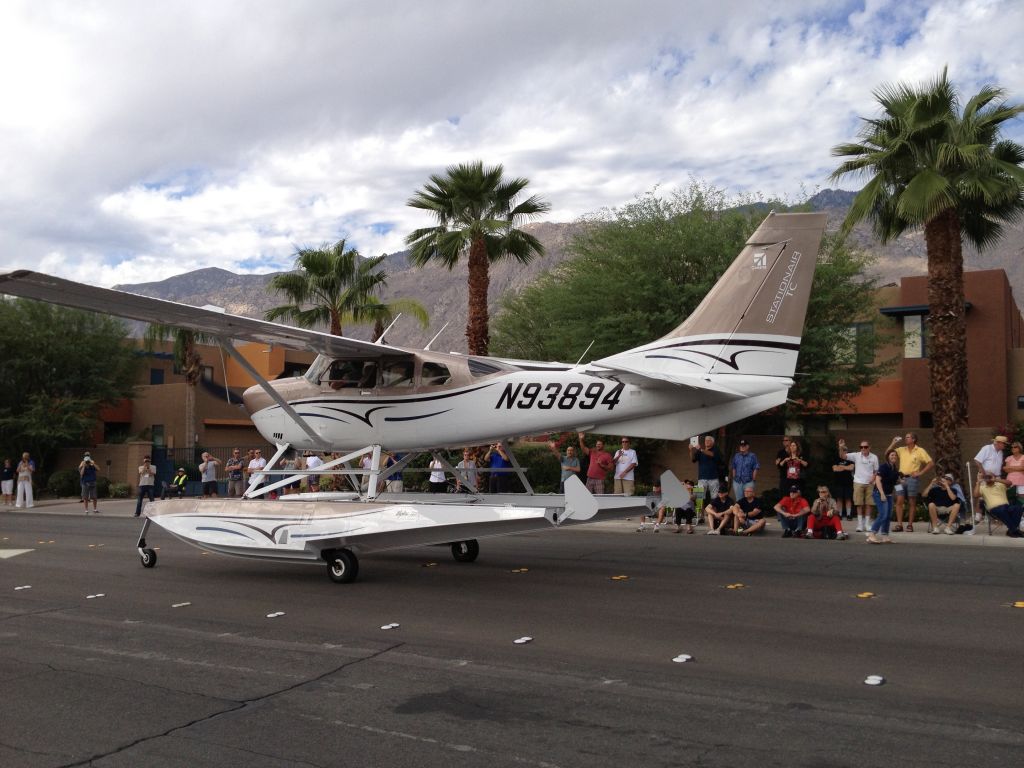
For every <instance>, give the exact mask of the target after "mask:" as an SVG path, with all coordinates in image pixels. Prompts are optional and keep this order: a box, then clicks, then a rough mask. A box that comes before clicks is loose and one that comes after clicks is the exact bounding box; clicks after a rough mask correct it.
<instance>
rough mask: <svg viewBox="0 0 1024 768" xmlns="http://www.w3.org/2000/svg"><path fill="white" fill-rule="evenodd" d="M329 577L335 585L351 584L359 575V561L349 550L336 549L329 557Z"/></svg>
mask: <svg viewBox="0 0 1024 768" xmlns="http://www.w3.org/2000/svg"><path fill="white" fill-rule="evenodd" d="M327 575H328V576H329V577H330V578H331V581H333V582H334V583H335V584H350V583H351V582H353V581H355V580H356V576H358V575H359V560H357V559H356V556H355V555H354V554H352V552H350V551H349V550H347V549H336V550H334V551H333V552H331V553H330V555H328V557H327Z"/></svg>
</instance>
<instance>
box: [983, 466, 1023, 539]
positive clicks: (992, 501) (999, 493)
mask: <svg viewBox="0 0 1024 768" xmlns="http://www.w3.org/2000/svg"><path fill="white" fill-rule="evenodd" d="M1009 485H1010V481H1009V480H1004V479H1003V478H1001V477H996V476H995V475H993V474H992V473H991V472H986V473H985V474H984V475H983V476H981V477H979V478H978V483H977V484H976V485H975V486H974V496H975V497H976V498H977V497H981V498H982V499H984V501H985V506H986V507H988V513H989V514H990V515H991V516H992V517H994V518H995V519H996V520H999V521H1000V522H1001V523H1002V524H1003V525H1005V526H1006V535H1007V536H1009V537H1010V538H1014V539H1019V538H1021V536H1022V535H1024V534H1022V533H1021V530H1020V521H1021V507H1020V504H1010V503H1009V501H1008V500H1007V498H1006V489H1007V487H1008V486H1009Z"/></svg>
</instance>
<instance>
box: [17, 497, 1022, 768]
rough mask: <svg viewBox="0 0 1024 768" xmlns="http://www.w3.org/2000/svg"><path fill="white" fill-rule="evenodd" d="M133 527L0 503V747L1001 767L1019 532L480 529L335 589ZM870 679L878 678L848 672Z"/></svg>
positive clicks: (155, 753) (64, 755)
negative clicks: (464, 547)
mask: <svg viewBox="0 0 1024 768" xmlns="http://www.w3.org/2000/svg"><path fill="white" fill-rule="evenodd" d="M139 527H140V526H139V524H138V521H136V520H133V519H125V518H123V517H113V516H104V515H100V516H98V517H93V516H90V517H85V516H84V515H76V516H67V515H32V514H24V513H22V514H9V513H5V514H0V538H2V541H0V554H5V555H8V556H7V557H6V558H4V559H0V682H2V689H0V691H2V693H0V765H2V766H5V767H7V768H13V767H15V766H70V765H95V766H198V765H201V766H206V765H216V766H223V767H230V766H246V768H259V767H261V766H428V767H429V766H444V767H445V768H447V767H448V766H451V765H459V766H486V768H498V767H500V766H517V767H520V768H521V767H523V766H548V767H550V766H661V765H700V766H719V765H720V766H746V765H751V766H775V765H780V766H782V765H785V766H875V765H878V766H892V765H898V766H917V765H921V766H925V765H927V766H946V765H949V766H954V765H955V766H963V765H965V764H969V765H971V766H996V765H1006V766H1017V765H1020V764H1021V755H1022V754H1024V749H1022V747H1024V734H1022V727H1021V724H1022V711H1021V703H1022V696H1021V693H1022V691H1024V662H1022V656H1021V652H1022V647H1021V638H1022V636H1024V609H1020V608H1015V607H1014V606H1013V604H1014V602H1015V601H1019V600H1024V578H1022V577H1024V549H1022V548H1020V547H963V546H960V547H958V546H925V545H924V544H910V543H899V544H896V545H893V546H885V547H877V546H876V547H871V546H866V545H864V544H863V543H862V542H861V541H859V540H851V541H847V542H826V541H802V540H782V539H780V538H777V537H775V536H772V537H766V538H761V539H755V540H746V539H735V538H731V537H710V536H701V535H694V536H686V535H682V536H676V535H673V534H670V533H661V534H658V535H653V534H651V533H647V534H644V535H637V534H635V533H631V532H629V529H628V528H627V527H626V526H625V524H623V525H622V526H620V527H604V528H602V529H599V530H588V529H587V528H577V529H574V530H564V531H553V532H551V533H548V534H534V535H528V536H520V537H509V538H503V539H489V540H484V541H482V542H481V546H482V553H481V556H480V559H479V560H478V561H477V562H476V563H473V564H458V563H455V562H453V561H452V560H451V557H450V555H449V554H448V552H447V550H443V549H438V548H435V549H421V550H408V551H405V552H401V553H397V554H390V555H386V556H383V555H382V556H376V557H366V558H363V559H362V561H361V571H360V580H359V581H358V582H356V583H355V584H350V585H336V584H333V583H331V582H330V581H329V580H328V579H327V576H326V572H325V569H322V568H319V567H314V566H308V565H307V566H304V565H287V564H265V563H258V562H251V561H245V560H238V559H231V558H226V557H221V556H217V555H207V554H203V553H201V552H200V551H198V550H196V549H193V548H191V547H188V546H186V545H184V544H182V543H180V542H177V541H175V540H173V539H171V538H170V537H169V536H168V535H167V534H163V533H161V532H160V531H159V530H154V531H151V533H150V535H149V537H148V539H149V544H150V545H151V546H154V545H155V546H158V547H160V549H159V552H158V556H159V562H158V564H157V566H156V568H154V569H151V570H146V569H143V568H142V567H141V566H140V564H139V560H138V556H137V554H136V552H135V549H134V545H135V540H136V538H137V535H138V530H139ZM915 535H916V534H915ZM931 538H934V539H940V538H944V537H931ZM949 538H954V537H949ZM955 538H960V537H955ZM18 549H27V550H31V551H30V552H26V553H24V554H19V555H16V556H10V553H11V551H12V550H18ZM521 569H527V570H525V571H522V570H521ZM516 571H520V572H516ZM616 576H625V577H628V578H619V579H615V578H613V577H616ZM730 585H742V587H737V588H733V589H729V588H728V587H729V586H730ZM27 586H30V587H31V588H22V589H18V587H27ZM865 592H871V593H874V595H875V596H874V597H870V598H861V597H857V595H858V594H859V593H865ZM90 595H93V596H94V597H91V598H90V597H89V596H90ZM278 612H282V613H281V615H277V616H274V617H272V618H268V614H277V613H278ZM391 623H397V624H398V625H399V626H397V627H395V628H392V629H382V626H384V625H387V624H391ZM524 636H528V637H532V638H533V639H532V641H531V642H529V643H525V644H521V645H517V644H514V643H513V641H514V640H515V639H517V638H521V637H524ZM679 654H689V655H691V656H692V657H693V659H692V661H689V662H686V663H676V662H673V658H674V657H677V656H678V655H679ZM871 674H878V675H882V676H884V678H885V680H886V682H885V684H884V685H882V686H875V687H873V686H868V685H865V684H864V680H865V678H866V676H868V675H871Z"/></svg>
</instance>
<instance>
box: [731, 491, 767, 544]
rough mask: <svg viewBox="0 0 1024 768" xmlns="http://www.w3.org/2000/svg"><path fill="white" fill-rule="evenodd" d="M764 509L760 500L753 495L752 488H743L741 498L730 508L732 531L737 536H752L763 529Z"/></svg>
mask: <svg viewBox="0 0 1024 768" xmlns="http://www.w3.org/2000/svg"><path fill="white" fill-rule="evenodd" d="M764 526H765V519H764V509H763V508H762V505H761V500H760V499H759V498H757V497H756V496H755V495H754V489H753V488H751V487H750V486H747V487H746V488H744V489H743V498H741V499H740V500H739V501H737V502H736V504H735V505H734V506H733V508H732V532H733V533H735V534H736V535H737V536H752V535H753V534H755V533H759V532H760V531H763V530H764Z"/></svg>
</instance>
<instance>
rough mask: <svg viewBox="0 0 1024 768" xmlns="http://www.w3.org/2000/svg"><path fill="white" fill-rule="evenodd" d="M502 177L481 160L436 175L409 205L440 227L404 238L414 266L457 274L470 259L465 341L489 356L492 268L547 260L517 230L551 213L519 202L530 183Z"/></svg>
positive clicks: (534, 201) (534, 200)
mask: <svg viewBox="0 0 1024 768" xmlns="http://www.w3.org/2000/svg"><path fill="white" fill-rule="evenodd" d="M503 175H504V168H502V166H500V165H496V166H493V167H491V168H484V165H483V163H482V162H480V161H476V162H473V163H463V164H460V165H453V166H450V167H449V168H448V169H447V171H446V172H445V175H444V176H441V175H439V174H432V175H431V177H430V181H429V183H427V184H426V185H424V187H423V189H421V190H419V191H418V192H417V193H416V194H415V195H413V196H412V197H411V198H410V199H409V202H408V204H409V205H410V206H412V207H413V208H420V209H422V210H424V211H428V212H430V213H431V215H433V217H434V218H435V219H436V221H437V224H436V226H433V227H425V228H422V229H417V230H415V231H413V232H412V233H410V234H409V235H408V236H407V237H406V238H405V242H406V244H407V245H409V246H411V251H412V252H411V257H412V261H413V263H414V264H417V265H419V266H423V265H424V264H427V263H428V262H431V261H439V262H441V263H442V264H444V266H446V267H448V269H454V268H455V265H456V264H458V263H459V259H461V258H462V257H463V256H466V261H467V269H468V272H469V276H468V289H469V314H468V319H467V322H466V342H467V345H468V348H469V353H470V354H472V355H486V354H487V351H488V347H489V346H490V331H489V328H488V321H489V312H488V307H487V290H488V288H489V286H490V281H491V278H490V265H491V264H492V263H494V262H496V261H499V260H500V259H514V260H516V261H519V262H521V263H523V264H528V263H529V262H530V261H532V260H533V259H534V258H536V257H538V256H543V255H544V247H543V246H542V245H541V244H540V241H539V240H537V238H536V237H534V236H533V235H531V234H529V233H528V232H524V231H522V230H521V229H517V227H518V226H519V224H520V223H521V222H523V221H524V220H527V219H529V218H532V217H534V216H538V215H540V214H542V213H546V212H547V211H548V210H550V208H551V206H550V204H549V203H547V202H544V201H543V200H541V198H540V197H538V196H537V195H533V196H531V197H528V198H526V199H525V200H522V201H518V202H517V198H518V196H519V194H520V193H521V192H522V191H523V190H524V189H525V188H526V187H527V185H528V184H529V183H530V182H529V180H527V179H524V178H517V179H511V180H505V179H504V178H503Z"/></svg>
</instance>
